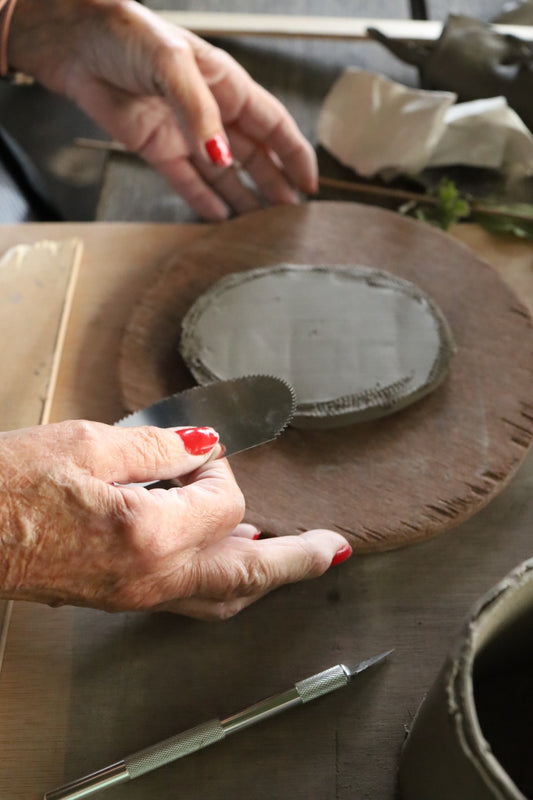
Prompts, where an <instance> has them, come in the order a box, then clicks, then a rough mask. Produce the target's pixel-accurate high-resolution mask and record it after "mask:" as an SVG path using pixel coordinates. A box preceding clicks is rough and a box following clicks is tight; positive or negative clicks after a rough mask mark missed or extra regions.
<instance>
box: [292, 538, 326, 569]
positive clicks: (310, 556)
mask: <svg viewBox="0 0 533 800" xmlns="http://www.w3.org/2000/svg"><path fill="white" fill-rule="evenodd" d="M297 541H298V544H299V545H300V547H301V550H302V564H303V566H304V568H305V571H306V574H307V576H308V577H310V578H318V577H320V575H323V574H324V572H325V571H326V570H327V569H328V567H329V565H330V560H329V559H328V557H327V556H326V555H325V554H324V553H322V552H320V551H319V550H318V549H317V548H315V547H311V546H310V544H309V542H307V541H306V540H305V539H303V538H301V537H299V538H298V540H297Z"/></svg>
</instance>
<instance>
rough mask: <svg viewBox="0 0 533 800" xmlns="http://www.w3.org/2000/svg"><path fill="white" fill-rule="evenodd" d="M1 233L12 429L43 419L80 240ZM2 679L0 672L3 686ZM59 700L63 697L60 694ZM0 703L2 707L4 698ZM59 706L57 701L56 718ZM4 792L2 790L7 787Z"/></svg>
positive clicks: (2, 604)
mask: <svg viewBox="0 0 533 800" xmlns="http://www.w3.org/2000/svg"><path fill="white" fill-rule="evenodd" d="M17 227H18V226H17ZM4 230H6V229H4ZM22 230H23V229H22V228H18V236H19V237H21V238H22V239H24V234H23V232H22ZM3 233H4V231H2V233H1V234H0V253H1V255H2V257H1V258H0V335H1V337H2V341H3V342H4V347H3V355H2V359H1V365H2V391H1V392H0V429H1V430H12V429H15V428H24V427H28V426H33V425H43V424H46V423H47V422H48V421H49V418H50V409H51V403H52V398H53V394H54V389H55V385H56V379H57V374H58V370H59V364H60V358H61V353H62V349H63V344H64V340H65V335H66V330H67V323H68V318H69V314H70V309H71V306H72V300H73V296H74V289H75V285H76V279H77V276H78V271H79V267H80V262H81V257H82V252H83V244H82V242H81V241H80V240H79V239H75V238H74V239H72V238H71V239H65V240H63V241H59V242H56V241H50V240H44V241H38V242H36V243H34V244H27V243H24V244H21V245H17V246H12V247H9V246H8V242H9V239H8V237H4V235H3ZM4 246H5V249H4ZM13 610H14V603H13V601H10V600H9V601H5V600H1V599H0V671H1V670H2V665H3V660H4V655H5V653H6V649H7V642H8V634H9V630H10V622H11V619H12V616H13ZM15 638H16V634H15ZM5 680H6V679H5V675H4V673H2V681H3V683H2V688H3V689H5V688H6V683H5ZM7 690H8V692H9V696H10V697H12V698H13V701H16V698H17V692H16V690H15V691H14V692H12V691H11V687H10V685H9V679H7ZM63 701H64V702H66V697H65V698H63ZM0 706H1V707H2V709H4V710H5V706H4V704H1V703H0ZM63 707H64V706H63ZM60 709H61V703H58V705H57V712H58V718H60V717H61V713H60ZM3 724H4V725H6V726H8V728H9V715H7V718H6V717H4V719H3ZM9 750H10V743H9V742H3V743H2V753H3V756H2V757H3V758H4V759H5V758H9ZM2 794H4V793H2ZM4 796H6V797H7V796H8V792H7V790H6V792H5V795H4Z"/></svg>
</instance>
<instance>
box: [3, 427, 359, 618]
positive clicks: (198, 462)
mask: <svg viewBox="0 0 533 800" xmlns="http://www.w3.org/2000/svg"><path fill="white" fill-rule="evenodd" d="M204 449H205V448H204ZM218 455H220V446H219V445H218V444H216V443H215V444H214V446H213V445H212V444H211V445H210V447H209V449H208V450H207V452H205V453H203V454H202V455H191V454H190V453H188V452H187V451H186V449H185V447H184V443H183V441H182V438H181V437H180V436H178V435H176V433H175V432H174V431H172V430H162V429H159V428H151V427H142V428H115V427H111V426H108V425H103V424H100V423H95V422H82V421H74V422H65V423H59V424H56V425H47V426H43V427H39V428H28V429H26V430H21V431H13V432H9V433H2V434H0V555H1V559H0V596H3V597H6V598H14V599H22V600H34V601H38V602H43V603H50V604H52V605H61V604H72V605H82V606H92V607H95V608H100V609H105V610H109V611H120V610H130V609H165V610H171V611H175V612H178V613H182V614H186V615H188V616H194V617H199V618H205V619H211V618H212V619H216V618H225V617H229V616H231V615H233V614H235V613H236V612H237V611H239V610H240V609H242V608H244V607H245V606H247V605H249V604H250V603H251V602H253V601H254V600H256V599H257V598H259V597H261V596H262V595H264V594H266V593H267V592H268V591H270V590H271V589H274V588H276V587H278V586H280V585H282V584H284V583H288V582H292V581H298V580H302V579H305V578H311V577H316V576H318V575H320V574H322V573H323V572H324V571H325V570H326V569H327V568H328V567H329V566H330V564H331V562H332V561H333V560H334V559H335V555H336V554H337V553H338V552H339V551H341V552H342V554H343V555H344V556H345V555H346V548H347V545H346V541H345V539H344V538H343V537H342V536H340V535H339V534H337V533H333V532H331V531H312V532H307V533H303V534H300V535H298V536H288V537H284V538H280V539H265V540H255V539H254V538H253V535H254V533H255V531H254V529H253V528H252V526H250V525H245V524H241V525H239V524H238V523H239V522H240V520H241V518H242V515H243V513H244V502H243V498H242V494H241V492H240V490H239V488H238V486H237V484H236V483H235V480H234V478H233V475H232V472H231V470H230V468H229V466H228V463H227V461H226V460H224V459H221V458H216V457H217V456H218ZM208 459H211V460H208ZM177 476H181V484H182V485H181V486H180V487H176V488H172V489H157V488H156V489H146V488H143V487H140V486H128V485H121V484H128V483H130V482H142V481H149V480H163V479H169V478H174V477H177ZM348 549H349V548H348ZM335 560H338V557H337V559H335Z"/></svg>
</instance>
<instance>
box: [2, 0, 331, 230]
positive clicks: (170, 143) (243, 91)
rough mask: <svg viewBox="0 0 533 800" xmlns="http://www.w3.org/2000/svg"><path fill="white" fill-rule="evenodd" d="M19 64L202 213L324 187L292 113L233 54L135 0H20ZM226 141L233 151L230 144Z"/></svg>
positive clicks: (16, 18) (13, 36)
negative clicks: (244, 177)
mask: <svg viewBox="0 0 533 800" xmlns="http://www.w3.org/2000/svg"><path fill="white" fill-rule="evenodd" d="M8 63H9V65H10V66H11V67H12V68H16V69H19V70H22V71H25V72H27V73H29V74H30V75H33V76H34V77H36V78H37V79H38V80H39V81H41V82H42V83H43V84H44V85H45V86H47V87H48V88H49V89H52V90H53V91H57V92H61V93H63V94H65V95H67V96H68V97H70V98H72V99H73V100H75V101H76V103H77V104H78V105H79V106H80V107H81V108H82V109H84V111H86V112H87V113H88V114H89V115H90V116H92V117H93V118H94V119H95V120H96V122H97V123H98V124H99V125H101V126H102V127H103V128H104V129H105V130H107V131H108V132H109V133H110V134H111V135H112V136H113V137H115V138H116V139H118V140H119V141H121V142H122V143H123V144H124V145H125V146H126V147H127V148H128V149H130V150H132V151H134V152H136V153H139V154H140V155H141V156H142V157H143V158H145V159H146V160H147V161H148V162H149V163H150V164H152V165H153V166H154V167H156V168H157V169H158V170H159V172H160V173H161V174H162V175H164V177H165V178H166V179H167V180H168V181H169V183H170V184H171V185H172V186H173V187H174V188H175V189H176V191H177V192H179V193H180V194H181V195H182V196H183V197H184V198H185V200H187V202H188V203H189V204H190V205H191V206H192V207H193V208H194V209H195V210H196V211H197V213H198V214H200V215H201V216H203V217H205V218H207V219H212V220H217V219H223V218H225V217H226V216H227V215H228V211H229V209H233V210H234V211H236V212H243V211H248V210H251V209H253V208H256V207H258V206H259V204H260V199H258V197H257V196H256V193H255V192H253V191H251V190H250V188H249V187H247V186H246V185H245V184H243V183H242V182H241V180H240V178H239V175H238V173H237V172H236V171H235V170H233V169H223V167H224V166H228V165H229V164H230V163H231V160H232V156H231V153H233V154H234V156H235V158H236V159H237V160H238V162H239V163H240V164H241V165H242V166H243V168H244V169H245V171H246V172H248V174H249V175H250V176H251V177H252V179H253V181H254V182H255V184H256V186H257V188H258V190H259V192H260V194H261V196H262V198H263V199H264V200H266V201H267V202H269V203H292V202H296V201H297V194H296V190H301V191H303V192H314V191H316V186H317V168H316V159H315V155H314V152H313V150H312V148H311V146H310V145H309V143H308V142H307V141H306V140H305V139H304V137H303V136H302V135H301V133H300V132H299V130H298V128H297V126H296V124H295V122H294V120H293V119H292V117H291V116H290V115H289V114H288V112H287V111H286V110H285V108H284V107H283V106H282V105H281V104H280V103H279V102H278V101H277V100H276V99H275V98H274V97H273V96H272V95H270V94H269V93H268V92H266V91H265V90H264V89H263V88H261V87H260V86H259V85H258V84H257V83H255V81H253V80H252V79H251V77H250V76H249V75H248V74H247V73H246V72H245V70H244V69H243V68H242V67H240V66H239V65H238V64H237V63H236V62H235V61H234V59H233V58H231V57H230V56H229V55H228V54H227V53H225V52H224V51H222V50H220V49H218V48H216V47H213V46H211V45H210V44H208V43H207V42H205V41H203V40H202V39H199V38H198V37H197V36H195V35H193V34H192V33H190V32H188V31H185V30H183V29H180V28H178V27H176V26H173V25H170V24H167V23H166V22H164V21H163V20H162V19H160V18H159V17H157V16H156V15H155V14H153V13H152V12H150V11H149V10H147V9H145V8H143V7H142V6H141V5H139V4H138V3H135V2H133V0H46V2H44V0H18V3H17V5H16V6H15V12H14V15H13V20H12V23H11V32H10V36H9V39H8ZM227 141H229V145H230V147H231V151H230V149H229V148H228V146H227Z"/></svg>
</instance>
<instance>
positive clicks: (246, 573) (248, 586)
mask: <svg viewBox="0 0 533 800" xmlns="http://www.w3.org/2000/svg"><path fill="white" fill-rule="evenodd" d="M275 580H276V576H275V575H274V574H273V572H272V570H271V569H269V568H268V566H267V565H266V564H265V563H263V562H262V561H259V559H258V558H257V556H256V555H255V554H254V553H250V554H248V555H246V556H245V557H244V558H243V559H242V560H240V561H239V562H237V563H236V564H235V568H234V571H233V580H232V582H231V583H232V585H231V587H228V588H229V589H230V594H235V595H237V596H244V597H248V596H250V595H254V594H261V593H262V592H264V591H265V590H266V589H268V588H270V587H271V586H272V585H273V584H274V583H275ZM226 602H227V603H231V598H230V597H228V598H227V599H226Z"/></svg>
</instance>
